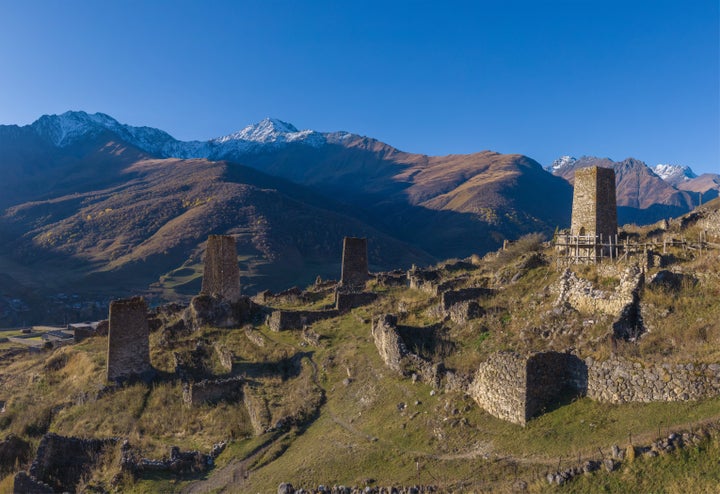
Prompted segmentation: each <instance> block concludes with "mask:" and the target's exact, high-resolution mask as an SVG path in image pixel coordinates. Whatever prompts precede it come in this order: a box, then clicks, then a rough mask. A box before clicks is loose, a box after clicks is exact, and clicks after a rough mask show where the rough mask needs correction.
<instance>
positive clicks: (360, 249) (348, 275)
mask: <svg viewBox="0 0 720 494" xmlns="http://www.w3.org/2000/svg"><path fill="white" fill-rule="evenodd" d="M368 279H370V273H369V269H368V255H367V239H366V238H357V237H345V238H344V239H343V257H342V274H341V277H340V284H341V285H343V286H346V287H363V286H365V282H367V280H368Z"/></svg>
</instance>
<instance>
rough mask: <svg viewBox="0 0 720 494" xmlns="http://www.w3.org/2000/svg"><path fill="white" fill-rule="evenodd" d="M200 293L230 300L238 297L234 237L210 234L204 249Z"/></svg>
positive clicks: (237, 273) (237, 268) (238, 275)
mask: <svg viewBox="0 0 720 494" xmlns="http://www.w3.org/2000/svg"><path fill="white" fill-rule="evenodd" d="M200 293H201V294H204V295H210V296H220V297H222V298H224V299H225V300H228V301H230V302H237V301H238V300H239V299H240V268H239V267H238V261H237V248H236V246H235V238H234V237H232V236H230V235H210V236H209V237H208V240H207V247H206V249H205V265H204V269H203V279H202V288H201V290H200Z"/></svg>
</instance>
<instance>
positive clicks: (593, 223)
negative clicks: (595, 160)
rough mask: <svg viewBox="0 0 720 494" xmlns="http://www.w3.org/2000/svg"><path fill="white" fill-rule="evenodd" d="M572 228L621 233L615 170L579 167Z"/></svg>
mask: <svg viewBox="0 0 720 494" xmlns="http://www.w3.org/2000/svg"><path fill="white" fill-rule="evenodd" d="M570 231H571V233H572V235H591V236H593V235H594V236H600V235H602V236H603V238H604V239H607V238H609V237H610V236H615V235H616V234H617V199H616V195H615V170H613V169H612V168H602V167H598V166H591V167H588V168H581V169H579V170H576V171H575V187H574V190H573V205H572V223H571V227H570Z"/></svg>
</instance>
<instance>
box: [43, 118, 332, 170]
mask: <svg viewBox="0 0 720 494" xmlns="http://www.w3.org/2000/svg"><path fill="white" fill-rule="evenodd" d="M31 127H32V128H33V129H34V130H35V132H36V133H37V134H38V135H39V136H41V137H43V138H45V139H47V140H48V141H50V142H52V143H53V144H54V145H55V146H58V147H67V146H70V145H72V144H74V143H75V142H77V141H80V140H81V139H85V138H88V137H90V138H92V137H95V136H99V135H100V134H101V133H103V132H106V131H110V132H111V133H113V134H115V135H116V136H118V137H119V138H120V139H122V140H123V141H125V142H127V143H129V144H132V145H133V146H135V147H137V148H138V149H141V150H143V151H146V152H148V153H150V154H151V155H154V156H159V157H164V158H167V157H175V158H210V159H231V158H233V157H236V156H238V155H239V154H242V153H256V152H262V150H263V149H269V148H273V147H278V146H284V145H287V144H290V143H301V144H304V145H308V146H312V147H319V146H322V145H324V144H326V143H327V142H328V140H327V135H326V134H322V133H319V132H315V131H314V130H298V129H297V128H296V127H295V126H294V125H292V124H290V123H287V122H283V121H282V120H279V119H276V118H265V119H264V120H262V121H260V122H258V123H256V124H253V125H248V126H247V127H245V128H243V129H242V130H239V131H237V132H234V133H232V134H229V135H226V136H223V137H218V138H216V139H211V140H209V141H187V142H184V141H178V140H177V139H175V138H174V137H172V136H171V135H170V134H168V133H167V132H164V131H162V130H159V129H156V128H153V127H133V126H131V125H125V124H121V123H120V122H118V121H117V120H115V119H114V118H112V117H110V116H109V115H106V114H104V113H94V114H89V113H86V112H84V111H68V112H65V113H63V114H61V115H43V116H42V117H40V118H39V119H38V120H36V121H35V122H34V123H33V124H31Z"/></svg>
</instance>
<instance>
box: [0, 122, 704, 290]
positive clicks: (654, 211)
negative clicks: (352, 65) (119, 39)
mask: <svg viewBox="0 0 720 494" xmlns="http://www.w3.org/2000/svg"><path fill="white" fill-rule="evenodd" d="M592 164H598V165H599V166H612V167H613V168H615V170H616V174H617V177H618V181H619V182H618V199H619V217H620V219H621V222H654V221H657V220H658V219H660V218H665V217H670V216H677V215H679V214H682V213H683V212H685V211H687V210H688V209H689V208H691V207H692V205H693V201H697V200H699V197H698V194H696V193H694V192H691V191H687V190H678V189H677V188H675V187H673V186H671V185H670V184H668V183H666V182H664V181H663V180H662V179H661V178H660V177H658V176H657V175H656V174H655V173H654V172H652V171H651V170H650V169H649V168H648V167H647V166H645V165H644V163H642V162H640V161H637V160H633V159H628V160H625V161H623V162H620V163H615V162H613V161H611V160H609V159H600V158H590V157H583V158H580V159H578V160H576V159H574V158H569V157H568V158H567V159H563V160H560V162H558V163H556V166H555V167H554V170H553V173H547V171H545V170H544V169H543V167H542V166H541V165H540V164H539V163H537V162H536V161H535V160H533V159H532V158H529V157H527V156H523V155H519V154H500V153H496V152H493V151H481V152H477V153H472V154H466V155H448V156H426V155H422V154H413V153H408V152H404V151H400V150H398V149H396V148H394V147H392V146H390V145H388V144H386V143H383V142H381V141H378V140H376V139H373V138H371V137H366V136H360V135H357V134H352V133H348V132H327V133H325V132H316V131H313V130H299V129H298V128H297V127H295V126H293V125H292V124H289V123H287V122H283V121H282V120H278V119H271V118H268V119H265V120H263V121H261V122H258V123H257V124H254V125H249V126H246V127H244V128H243V129H241V130H239V131H237V132H233V133H231V134H228V135H226V136H223V137H218V138H215V139H211V140H208V141H188V142H183V141H179V140H177V139H175V138H173V137H172V136H171V135H170V134H168V133H166V132H164V131H162V130H159V129H154V128H150V127H134V126H130V125H125V124H122V123H120V122H118V121H117V120H115V119H114V118H112V117H110V116H108V115H105V114H102V113H96V114H88V113H85V112H66V113H63V114H62V115H46V116H43V117H41V118H40V119H38V120H37V121H36V122H34V123H32V124H31V125H26V126H22V127H19V126H14V125H9V126H8V125H5V126H0V165H2V167H3V171H4V174H5V175H4V180H3V181H0V237H1V238H3V239H4V240H5V242H4V243H0V264H1V265H4V266H13V270H11V271H12V272H10V273H8V274H9V275H10V277H11V278H14V279H15V280H16V281H19V282H21V283H15V282H13V281H11V282H9V283H8V284H7V285H5V286H8V287H11V288H12V287H13V286H14V285H16V284H17V285H25V286H27V287H32V288H33V289H38V290H44V291H48V290H60V289H62V290H63V291H68V290H80V289H82V290H86V291H89V293H97V292H98V291H99V290H117V291H115V292H114V293H135V292H137V291H142V290H146V289H148V287H149V285H152V286H153V287H154V288H153V290H154V293H160V294H162V295H159V296H162V297H166V298H172V297H173V296H175V295H177V294H178V293H183V294H187V293H191V292H192V291H193V290H195V289H196V288H197V287H196V286H195V285H196V284H197V279H198V278H197V277H198V276H199V274H198V272H197V266H198V261H199V260H200V259H201V258H202V252H203V249H204V239H205V238H206V236H207V235H208V234H222V233H227V234H232V235H235V236H236V238H237V239H238V245H239V257H240V259H242V260H243V261H242V266H241V269H242V271H243V277H244V278H245V279H246V281H247V286H249V287H251V288H252V289H253V290H255V289H264V288H272V289H275V288H278V287H287V286H288V284H301V285H302V284H307V283H310V282H312V280H314V279H315V276H316V275H318V274H319V275H322V276H323V277H326V276H333V273H335V272H337V271H338V268H339V262H340V250H339V249H340V245H341V241H342V236H343V235H357V236H367V237H369V239H370V245H371V246H373V245H374V247H372V251H371V254H370V259H371V261H370V262H371V264H372V265H373V269H389V268H395V267H403V266H405V265H407V264H408V263H418V264H423V263H428V262H431V261H433V260H435V259H445V258H463V257H467V256H469V255H471V254H474V253H475V254H484V253H486V252H488V251H491V250H494V249H496V248H497V247H498V246H499V245H501V244H502V242H503V240H505V239H515V238H518V237H519V236H521V235H523V234H526V233H531V232H543V233H545V234H546V235H547V236H550V235H551V234H552V232H553V231H554V230H555V229H557V228H564V227H566V226H568V225H569V220H570V212H571V202H572V187H571V185H570V183H571V182H572V175H573V174H574V169H576V168H577V167H582V166H590V165H592ZM699 178H700V177H699ZM699 178H698V179H699ZM698 179H692V180H698ZM692 180H690V181H686V182H683V184H682V185H683V186H686V185H687V184H690V183H692ZM710 183H712V180H710ZM68 270H70V272H69V271H68ZM33 273H35V274H33ZM38 273H39V274H38ZM68 280H70V281H71V283H70V285H71V286H70V287H68V286H67V285H68V282H69V281H68ZM72 287H75V288H72ZM13 289H14V288H13ZM2 290H4V288H3V286H0V292H2Z"/></svg>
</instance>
